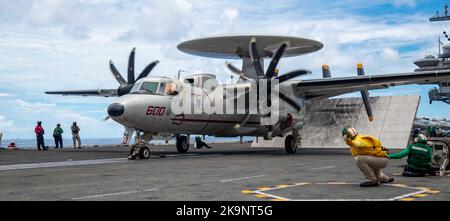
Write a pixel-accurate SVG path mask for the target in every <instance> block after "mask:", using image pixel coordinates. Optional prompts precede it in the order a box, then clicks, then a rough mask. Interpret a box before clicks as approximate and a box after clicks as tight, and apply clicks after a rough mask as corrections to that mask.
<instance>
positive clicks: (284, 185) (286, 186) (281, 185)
mask: <svg viewBox="0 0 450 221" xmlns="http://www.w3.org/2000/svg"><path fill="white" fill-rule="evenodd" d="M288 187H290V186H289V185H286V184H280V185H277V188H288Z"/></svg>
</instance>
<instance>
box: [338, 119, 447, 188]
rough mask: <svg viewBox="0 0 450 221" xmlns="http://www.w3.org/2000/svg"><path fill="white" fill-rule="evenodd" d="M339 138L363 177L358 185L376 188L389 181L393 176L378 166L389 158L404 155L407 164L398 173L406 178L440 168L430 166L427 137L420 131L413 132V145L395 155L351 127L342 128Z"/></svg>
mask: <svg viewBox="0 0 450 221" xmlns="http://www.w3.org/2000/svg"><path fill="white" fill-rule="evenodd" d="M342 138H343V140H344V142H345V143H346V144H347V145H348V146H349V147H350V152H351V154H352V155H353V156H354V157H355V162H356V166H357V167H358V168H359V170H360V171H361V172H362V173H363V174H364V176H365V177H366V178H367V181H365V182H362V183H361V184H360V186H361V187H376V186H379V185H380V184H383V183H391V182H393V181H394V178H390V177H388V176H386V175H385V174H384V173H383V172H382V169H384V168H386V167H387V165H388V163H389V159H401V158H403V157H405V156H408V160H407V165H406V166H405V169H404V172H403V174H402V175H403V176H407V177H420V176H428V175H430V176H435V175H437V174H438V172H439V171H440V170H441V169H440V168H434V167H432V166H431V161H432V153H433V149H432V148H431V147H430V146H428V145H427V142H428V140H427V137H426V136H425V135H424V134H420V133H419V134H417V135H416V136H415V138H414V142H413V144H411V145H409V146H408V147H407V148H406V149H405V150H403V151H402V152H399V153H395V154H389V153H388V150H387V149H386V148H385V147H383V145H382V144H381V142H380V141H379V140H378V139H377V138H375V137H373V136H370V135H362V134H359V133H358V132H357V131H356V129H355V128H353V127H345V128H344V129H343V131H342ZM443 166H445V165H443ZM440 175H442V174H440Z"/></svg>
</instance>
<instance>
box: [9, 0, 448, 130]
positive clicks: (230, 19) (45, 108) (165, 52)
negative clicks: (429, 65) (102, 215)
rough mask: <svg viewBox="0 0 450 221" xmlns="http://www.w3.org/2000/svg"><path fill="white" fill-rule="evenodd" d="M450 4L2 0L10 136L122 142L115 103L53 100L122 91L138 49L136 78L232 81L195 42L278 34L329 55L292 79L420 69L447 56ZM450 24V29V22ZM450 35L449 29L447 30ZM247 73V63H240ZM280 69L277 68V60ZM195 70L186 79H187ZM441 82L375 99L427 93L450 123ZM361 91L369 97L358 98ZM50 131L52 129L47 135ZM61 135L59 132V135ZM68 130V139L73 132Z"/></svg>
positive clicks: (298, 64) (306, 61)
mask: <svg viewBox="0 0 450 221" xmlns="http://www.w3.org/2000/svg"><path fill="white" fill-rule="evenodd" d="M446 3H447V1H446V0H433V1H426V0H377V1H360V0H342V1H329V0H277V1H268V0H245V1H244V0H228V1H218V0H217V1H213V0H165V1H160V0H129V1H120V0H16V1H0V105H1V108H0V131H2V132H3V137H4V138H9V139H16V138H33V137H34V126H35V122H36V121H37V120H41V121H43V124H44V127H45V128H46V129H47V130H48V131H50V130H51V129H53V127H54V125H56V124H57V123H61V124H62V125H63V127H65V128H67V129H66V130H67V131H69V126H70V125H71V123H72V121H77V122H78V124H79V125H80V127H81V135H82V136H84V137H89V138H116V137H121V136H122V134H123V128H122V126H120V125H119V124H117V123H115V122H113V121H106V122H104V121H103V120H102V119H103V118H104V117H105V116H106V107H107V106H108V104H110V103H111V102H113V100H114V98H95V97H87V98H86V97H62V96H50V95H45V94H44V91H48V90H65V89H98V88H117V86H118V83H117V82H116V80H115V79H114V78H113V77H112V75H111V73H110V70H109V67H108V61H109V59H112V60H113V61H114V63H115V64H116V67H117V68H118V69H119V71H120V72H121V73H125V72H126V65H127V60H128V54H129V52H130V51H131V49H132V48H133V47H136V48H137V49H136V68H135V69H136V72H140V70H142V69H143V68H144V67H145V66H146V65H147V64H148V63H150V62H151V61H154V60H159V61H160V64H159V65H158V66H157V67H156V68H155V69H154V71H153V72H152V74H154V75H159V76H168V77H174V76H176V74H177V72H178V70H184V71H186V72H187V73H197V72H204V73H214V74H216V75H217V76H218V78H219V80H221V81H222V82H226V81H227V80H228V81H229V76H230V73H229V71H228V70H227V69H226V68H225V65H224V64H225V60H221V59H211V58H202V57H195V56H192V55H187V54H183V53H182V52H180V51H178V50H177V49H176V46H177V45H178V44H179V43H181V42H183V41H185V40H189V39H193V38H198V37H204V36H211V35H221V34H249V33H250V34H252V33H253V34H272V35H290V36H298V37H304V38H311V39H315V40H318V41H321V42H322V43H323V44H324V48H323V49H322V50H320V51H318V52H316V53H313V54H309V55H305V56H301V57H294V58H286V59H282V60H281V62H280V64H279V69H280V70H281V72H283V71H289V70H295V69H300V68H303V69H310V70H312V72H313V74H312V75H309V76H307V77H304V78H306V79H307V78H309V79H312V78H320V77H321V65H322V64H329V65H330V66H331V70H332V75H333V76H335V77H342V76H354V75H356V71H355V64H356V63H358V62H363V63H364V64H365V68H366V73H367V74H387V73H400V72H410V71H413V70H414V69H415V68H416V67H415V65H414V64H413V61H414V60H417V59H420V58H423V57H424V56H425V55H427V54H437V50H438V48H437V38H438V37H439V35H440V34H441V33H442V31H443V30H447V29H446V28H448V27H449V24H448V23H430V22H428V18H429V17H431V16H433V15H434V13H435V12H436V11H437V10H441V11H442V8H443V6H444V5H445V4H446ZM449 23H450V22H449ZM447 31H448V30H447ZM229 62H232V63H234V64H235V65H237V66H239V65H240V61H238V60H232V61H229ZM267 63H268V62H267ZM183 74H184V73H183ZM433 87H435V86H432V85H431V86H416V85H414V86H402V87H397V88H393V89H387V90H379V91H372V92H371V95H373V96H389V95H421V97H422V98H421V104H420V107H419V111H418V115H421V116H430V117H438V118H444V117H445V118H449V117H450V105H446V104H444V103H439V102H436V103H433V105H429V104H428V95H427V93H428V90H429V89H431V88H433ZM355 95H357V94H355ZM47 133H49V132H47ZM47 136H50V135H47ZM69 136H70V133H68V132H67V133H66V134H65V137H69Z"/></svg>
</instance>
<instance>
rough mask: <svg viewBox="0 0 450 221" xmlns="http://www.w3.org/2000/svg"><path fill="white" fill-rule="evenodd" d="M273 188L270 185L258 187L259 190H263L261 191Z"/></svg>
mask: <svg viewBox="0 0 450 221" xmlns="http://www.w3.org/2000/svg"><path fill="white" fill-rule="evenodd" d="M271 189H272V188H270V187H259V188H258V190H261V191H267V190H271Z"/></svg>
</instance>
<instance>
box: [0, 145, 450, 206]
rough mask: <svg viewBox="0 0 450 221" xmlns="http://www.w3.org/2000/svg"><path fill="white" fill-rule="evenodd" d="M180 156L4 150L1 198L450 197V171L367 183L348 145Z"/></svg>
mask: <svg viewBox="0 0 450 221" xmlns="http://www.w3.org/2000/svg"><path fill="white" fill-rule="evenodd" d="M212 146H213V149H201V150H196V149H192V148H191V150H190V151H189V152H188V153H187V154H178V153H177V152H176V149H175V147H174V146H170V145H169V146H155V147H154V148H153V156H152V157H151V158H150V159H149V160H136V161H129V160H126V156H127V154H128V148H123V147H101V148H86V149H82V150H73V149H64V150H54V149H51V150H50V151H48V152H38V151H35V150H19V151H7V150H0V177H1V182H0V200H194V201H195V200H227V201H228V200H231V201H237V200H244V201H250V200H251V201H253V200H257V201H260V200H261V201H267V200H269V201H283V200H402V201H412V200H415V201H419V200H449V199H450V190H449V187H450V177H449V176H444V177H422V178H406V177H402V176H399V174H400V173H401V171H402V168H401V167H399V166H401V165H402V164H404V163H405V161H404V160H391V161H390V164H389V166H388V168H386V169H385V173H386V174H387V175H389V176H392V177H394V178H395V179H396V181H395V182H394V183H393V184H392V185H383V186H380V187H378V188H370V189H364V188H360V187H359V182H361V181H363V176H362V174H361V173H360V172H359V170H358V169H357V167H356V165H355V164H354V160H353V158H352V157H351V156H350V154H349V153H348V150H345V149H302V150H300V151H299V153H297V154H296V155H286V154H285V153H284V150H283V149H279V148H250V145H249V144H213V145H212Z"/></svg>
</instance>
